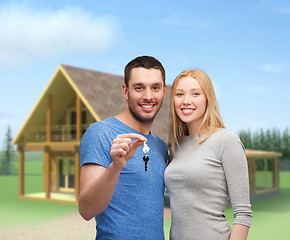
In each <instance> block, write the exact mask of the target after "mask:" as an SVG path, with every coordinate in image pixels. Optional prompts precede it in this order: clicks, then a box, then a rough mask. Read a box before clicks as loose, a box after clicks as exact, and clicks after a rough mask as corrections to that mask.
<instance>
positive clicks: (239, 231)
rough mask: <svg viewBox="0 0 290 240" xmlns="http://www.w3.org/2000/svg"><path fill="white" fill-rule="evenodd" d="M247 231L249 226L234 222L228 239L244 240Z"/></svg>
mask: <svg viewBox="0 0 290 240" xmlns="http://www.w3.org/2000/svg"><path fill="white" fill-rule="evenodd" d="M248 232H249V227H247V226H244V225H241V224H234V226H233V229H232V233H231V238H230V240H246V239H247V236H248Z"/></svg>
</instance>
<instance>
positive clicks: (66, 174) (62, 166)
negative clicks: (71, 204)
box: [58, 158, 75, 192]
mask: <svg viewBox="0 0 290 240" xmlns="http://www.w3.org/2000/svg"><path fill="white" fill-rule="evenodd" d="M58 187H59V191H60V192H74V191H75V160H74V159H71V158H60V159H59V160H58Z"/></svg>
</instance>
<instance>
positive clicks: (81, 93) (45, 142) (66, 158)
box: [13, 65, 170, 202]
mask: <svg viewBox="0 0 290 240" xmlns="http://www.w3.org/2000/svg"><path fill="white" fill-rule="evenodd" d="M122 85H123V77H121V76H117V75H113V74H107V73H102V72H96V71H91V70H86V69H81V68H77V67H71V66H67V65H59V67H58V68H57V70H56V72H55V73H54V75H53V76H52V78H51V80H50V82H49V83H48V85H47V87H46V88H45V90H44V92H43V93H42V95H41V96H40V98H39V100H38V101H37V103H36V104H35V106H34V108H33V109H32V111H31V113H30V114H29V116H28V118H27V119H26V121H25V122H24V124H23V126H22V127H21V129H20V130H19V132H18V134H17V135H16V137H15V138H14V140H13V144H17V149H18V152H19V196H20V197H21V198H26V199H42V200H46V201H58V202H60V201H66V202H67V201H69V202H77V199H78V195H79V168H80V161H79V143H80V140H81V137H82V135H83V133H84V132H85V130H86V129H87V128H88V127H89V125H90V124H92V123H93V122H95V121H100V120H104V119H106V118H107V117H109V116H114V115H116V114H118V113H120V112H121V111H122V110H123V109H124V108H125V106H126V101H125V99H124V97H123V94H122V91H121V88H122ZM169 88H170V87H169ZM169 93H170V89H169V91H168V92H167V96H166V99H165V100H164V103H163V107H162V108H161V110H160V111H159V113H158V115H157V117H156V119H155V121H154V124H153V127H152V129H151V130H152V132H153V133H155V134H157V135H158V136H160V137H161V138H162V139H163V140H164V141H166V142H167V136H168V132H169V111H168V110H169ZM27 151H42V152H44V159H43V161H44V191H43V192H41V193H33V194H26V193H25V189H24V181H25V179H24V178H25V174H24V164H25V159H24V156H25V152H27Z"/></svg>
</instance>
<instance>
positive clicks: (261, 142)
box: [259, 128, 267, 150]
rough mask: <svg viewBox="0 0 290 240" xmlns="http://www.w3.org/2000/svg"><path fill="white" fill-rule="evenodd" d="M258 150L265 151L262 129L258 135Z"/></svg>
mask: <svg viewBox="0 0 290 240" xmlns="http://www.w3.org/2000/svg"><path fill="white" fill-rule="evenodd" d="M259 149H260V150H267V144H266V136H265V133H264V130H263V129H262V128H261V129H260V134H259Z"/></svg>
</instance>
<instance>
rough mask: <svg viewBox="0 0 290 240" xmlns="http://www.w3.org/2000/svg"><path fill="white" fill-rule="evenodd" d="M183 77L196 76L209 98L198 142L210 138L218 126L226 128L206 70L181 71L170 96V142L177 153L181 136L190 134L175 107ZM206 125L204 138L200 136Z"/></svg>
mask: <svg viewBox="0 0 290 240" xmlns="http://www.w3.org/2000/svg"><path fill="white" fill-rule="evenodd" d="M183 77H192V78H195V79H196V80H197V81H198V82H199V84H200V86H201V88H202V90H203V91H204V93H205V96H206V99H207V106H206V110H205V113H204V117H203V120H202V122H201V124H200V126H199V128H198V129H197V131H196V133H195V136H194V138H195V139H196V140H197V142H198V143H202V142H204V141H205V140H206V139H208V138H209V136H210V135H211V134H213V133H214V132H215V131H216V130H217V128H225V126H224V123H223V121H222V118H221V116H220V113H219V108H218V104H217V100H216V96H215V91H214V88H213V85H212V82H211V80H210V78H209V77H208V75H207V74H206V73H205V72H204V71H202V70H199V69H189V70H186V71H184V72H182V73H180V74H179V75H178V76H177V77H176V78H175V80H174V82H173V84H172V86H171V97H170V99H171V107H170V110H171V113H170V118H171V132H170V140H169V142H170V145H171V151H172V153H173V154H175V146H178V147H179V144H178V141H179V140H180V138H182V137H184V136H188V135H189V132H188V129H187V126H186V124H185V123H184V122H183V121H182V120H181V119H180V118H179V117H178V115H177V114H176V112H175V109H174V97H175V92H176V87H177V84H178V82H179V80H180V79H181V78H183ZM204 127H205V128H206V129H207V133H206V135H205V136H204V137H203V138H202V139H200V138H199V135H200V131H201V129H203V128H204Z"/></svg>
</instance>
